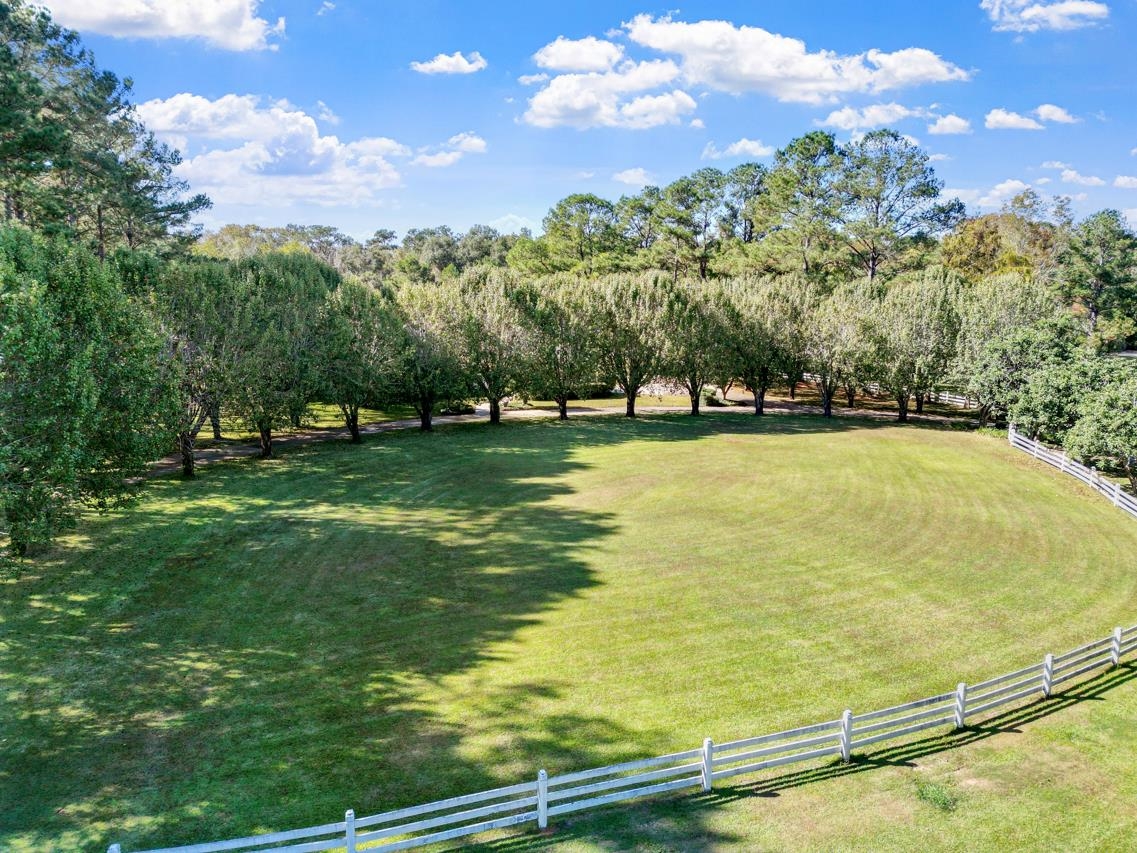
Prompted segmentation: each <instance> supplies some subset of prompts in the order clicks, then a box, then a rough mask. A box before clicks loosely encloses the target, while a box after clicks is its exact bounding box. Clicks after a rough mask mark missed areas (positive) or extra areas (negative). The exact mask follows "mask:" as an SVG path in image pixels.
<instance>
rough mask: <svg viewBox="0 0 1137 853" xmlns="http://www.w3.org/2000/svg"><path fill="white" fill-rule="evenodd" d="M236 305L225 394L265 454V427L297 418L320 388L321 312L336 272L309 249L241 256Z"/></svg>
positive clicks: (268, 449)
mask: <svg viewBox="0 0 1137 853" xmlns="http://www.w3.org/2000/svg"><path fill="white" fill-rule="evenodd" d="M235 274H236V275H237V276H238V278H239V285H238V286H239V288H240V290H239V293H240V304H239V306H238V308H237V310H236V312H235V315H234V316H233V317H232V318H231V322H232V328H231V330H230V334H231V335H232V336H233V337H234V339H235V341H236V343H235V348H236V350H237V352H236V355H235V358H234V359H233V362H232V368H231V371H232V372H231V380H230V388H229V391H228V394H227V396H228V397H229V398H230V399H231V403H232V407H233V409H234V411H235V412H237V413H238V414H239V415H240V416H241V417H242V418H244V420H245V421H246V422H247V423H248V425H249V426H250V427H252V428H253V429H255V430H256V431H257V432H258V433H259V434H260V437H261V455H262V456H266V457H267V456H271V455H272V431H273V430H274V429H276V428H278V427H280V426H284V425H285V424H292V425H294V426H296V425H298V424H299V422H300V420H301V418H302V417H303V414H304V411H305V409H306V408H307V406H308V403H310V402H312V400H314V399H315V397H316V395H317V393H318V392H319V390H320V387H321V384H322V381H323V375H322V370H321V365H320V364H319V361H318V355H319V348H318V346H317V340H318V336H319V331H320V317H321V313H322V311H323V306H324V303H325V300H326V299H327V297H328V294H329V293H330V292H331V291H333V290H334V289H335V288H336V287H338V286H339V284H340V277H339V274H338V273H336V271H335V270H333V269H332V268H331V267H329V266H327V265H326V264H323V263H321V262H320V261H317V260H316V259H315V258H313V257H311V256H310V255H308V254H292V253H284V252H279V253H274V254H266V255H259V256H256V257H253V258H249V259H247V260H245V261H242V262H240V263H239V264H238V265H237V267H236V269H235Z"/></svg>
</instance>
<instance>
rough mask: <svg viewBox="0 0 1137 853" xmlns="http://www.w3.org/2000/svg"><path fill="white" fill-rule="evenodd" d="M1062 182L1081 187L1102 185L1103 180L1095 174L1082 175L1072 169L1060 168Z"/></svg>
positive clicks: (1103, 184)
mask: <svg viewBox="0 0 1137 853" xmlns="http://www.w3.org/2000/svg"><path fill="white" fill-rule="evenodd" d="M1062 182H1063V183H1066V184H1078V185H1079V186H1083V187H1104V186H1105V181H1103V180H1102V179H1101V178H1099V177H1097V176H1095V175H1082V174H1079V173H1078V172H1077V171H1076V170H1074V169H1063V170H1062Z"/></svg>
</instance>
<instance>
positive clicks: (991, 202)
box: [976, 178, 1030, 207]
mask: <svg viewBox="0 0 1137 853" xmlns="http://www.w3.org/2000/svg"><path fill="white" fill-rule="evenodd" d="M1029 189H1030V184H1028V183H1026V182H1025V181H1020V180H1017V179H1015V178H1011V179H1009V180H1006V181H1002V182H1001V183H998V184H995V186H993V187H991V189H989V190H987V192H986V193H983V194H982V195H981V196H980V197H979V198H978V199H977V200H976V204H978V205H979V206H980V207H1002V206H1003V203H1004V202H1007V201H1010V200H1011V199H1012V198H1013V197H1014V196H1016V195H1018V194H1019V193H1021V192H1023V191H1025V190H1029Z"/></svg>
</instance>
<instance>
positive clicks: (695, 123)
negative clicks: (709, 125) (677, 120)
mask: <svg viewBox="0 0 1137 853" xmlns="http://www.w3.org/2000/svg"><path fill="white" fill-rule="evenodd" d="M687 126H688V127H693V128H696V129H697V130H702V129H703V128H705V127H706V124H704V123H703V120H702V119H701V118H693V119H691V121H690V122H689V123H688V125H687Z"/></svg>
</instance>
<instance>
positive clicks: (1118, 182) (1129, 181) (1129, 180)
mask: <svg viewBox="0 0 1137 853" xmlns="http://www.w3.org/2000/svg"><path fill="white" fill-rule="evenodd" d="M1113 185H1114V186H1115V187H1120V188H1121V189H1123V190H1137V177H1134V176H1132V175H1118V176H1117V177H1116V178H1114V179H1113Z"/></svg>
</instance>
